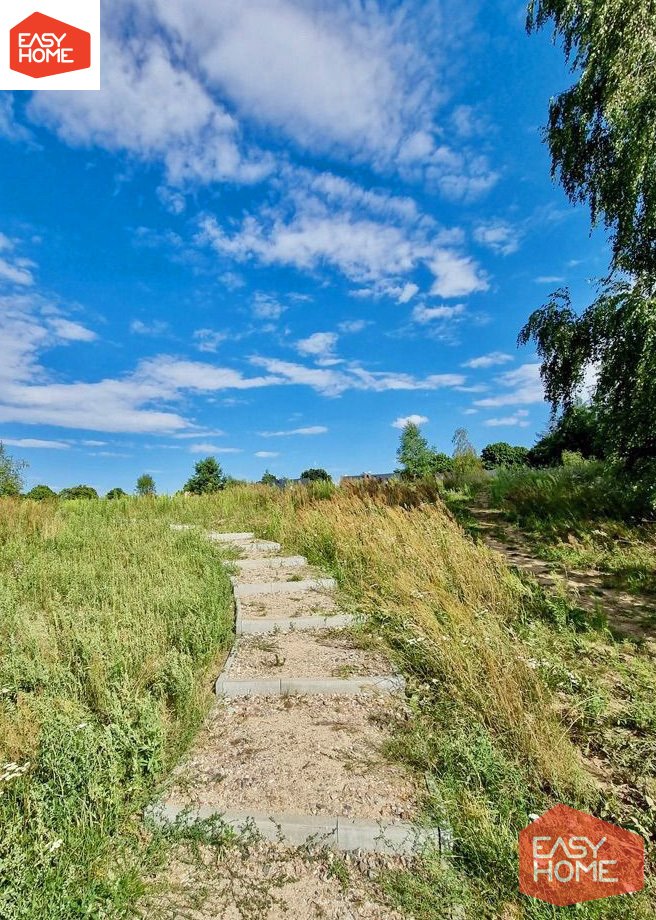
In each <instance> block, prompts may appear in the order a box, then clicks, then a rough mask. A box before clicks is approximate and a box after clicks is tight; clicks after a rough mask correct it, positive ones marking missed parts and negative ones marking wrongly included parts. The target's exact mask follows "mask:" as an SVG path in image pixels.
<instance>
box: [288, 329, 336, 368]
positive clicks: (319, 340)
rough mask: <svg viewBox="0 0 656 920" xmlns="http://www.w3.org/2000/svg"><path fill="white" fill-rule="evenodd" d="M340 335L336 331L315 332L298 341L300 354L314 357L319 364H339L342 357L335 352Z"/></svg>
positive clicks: (297, 348) (327, 365)
mask: <svg viewBox="0 0 656 920" xmlns="http://www.w3.org/2000/svg"><path fill="white" fill-rule="evenodd" d="M337 340H338V335H337V333H335V332H314V333H313V334H312V335H311V336H309V337H308V338H307V339H301V340H300V341H299V342H297V343H296V350H297V351H298V353H299V354H300V355H305V356H307V357H310V358H313V359H314V360H315V361H316V363H317V364H319V365H322V366H324V367H329V366H331V365H334V364H339V363H340V359H339V358H338V357H337V356H336V354H335V346H336V345H337Z"/></svg>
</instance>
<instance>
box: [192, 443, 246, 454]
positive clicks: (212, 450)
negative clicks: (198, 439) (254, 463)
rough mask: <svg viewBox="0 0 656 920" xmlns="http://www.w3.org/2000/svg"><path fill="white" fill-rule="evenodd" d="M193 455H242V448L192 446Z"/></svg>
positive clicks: (212, 445)
mask: <svg viewBox="0 0 656 920" xmlns="http://www.w3.org/2000/svg"><path fill="white" fill-rule="evenodd" d="M189 452H190V453H192V454H242V453H243V450H242V449H241V448H240V447H217V446H216V445H215V444H190V445H189Z"/></svg>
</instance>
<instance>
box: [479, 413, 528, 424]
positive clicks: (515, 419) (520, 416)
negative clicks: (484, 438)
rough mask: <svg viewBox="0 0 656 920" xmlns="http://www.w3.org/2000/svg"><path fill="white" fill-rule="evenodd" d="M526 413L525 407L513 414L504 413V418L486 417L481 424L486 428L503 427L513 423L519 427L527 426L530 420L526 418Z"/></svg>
mask: <svg viewBox="0 0 656 920" xmlns="http://www.w3.org/2000/svg"><path fill="white" fill-rule="evenodd" d="M527 415H528V411H527V410H526V409H518V410H517V412H515V413H514V414H513V415H506V416H505V417H504V418H488V419H486V420H485V421H484V422H483V424H484V425H485V427H486V428H505V427H512V426H515V425H516V426H517V427H519V428H528V426H529V425H530V422H529V421H528V420H527V418H526V416H527Z"/></svg>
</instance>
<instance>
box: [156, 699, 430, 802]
mask: <svg viewBox="0 0 656 920" xmlns="http://www.w3.org/2000/svg"><path fill="white" fill-rule="evenodd" d="M405 715H406V713H405V710H404V709H403V703H402V702H401V701H400V700H399V699H397V698H391V697H390V696H389V694H388V695H386V696H384V697H383V696H382V695H381V696H367V697H338V696H312V697H251V698H246V699H239V700H231V701H229V702H227V701H225V702H219V703H218V704H217V705H216V707H215V708H214V710H213V711H212V713H211V715H210V717H209V719H208V721H207V724H206V726H205V728H204V730H203V731H202V732H201V734H200V735H199V737H198V739H197V742H196V745H195V746H194V749H193V750H192V752H191V755H190V757H189V760H188V761H187V763H186V764H184V765H182V766H181V767H179V768H177V770H176V771H175V773H174V776H175V779H176V780H177V785H176V786H175V787H174V789H173V790H172V791H171V793H170V795H169V796H168V801H169V802H171V803H172V804H177V805H181V804H182V805H210V806H213V807H216V808H219V809H226V810H227V809H239V810H250V811H253V812H269V813H283V814H284V813H286V814H297V815H303V814H308V815H331V816H332V815H340V816H346V817H358V818H397V819H399V820H408V819H410V818H411V816H412V813H413V810H414V806H415V804H416V801H417V790H416V788H415V786H414V784H413V782H412V781H411V779H410V778H409V776H408V775H407V774H406V773H405V771H403V770H402V769H401V768H400V767H399V766H397V765H395V764H391V763H389V762H388V761H386V760H385V758H384V755H383V753H382V747H383V744H384V743H385V741H386V740H387V739H388V738H389V736H390V734H389V733H390V728H391V726H392V723H393V721H394V720H395V719H398V718H404V717H405Z"/></svg>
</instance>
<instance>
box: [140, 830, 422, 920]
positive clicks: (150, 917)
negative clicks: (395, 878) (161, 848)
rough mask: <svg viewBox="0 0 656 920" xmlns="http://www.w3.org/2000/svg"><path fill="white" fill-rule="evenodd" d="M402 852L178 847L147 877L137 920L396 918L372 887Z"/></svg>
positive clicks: (399, 863) (398, 863) (401, 863)
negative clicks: (152, 876)
mask: <svg viewBox="0 0 656 920" xmlns="http://www.w3.org/2000/svg"><path fill="white" fill-rule="evenodd" d="M407 867H408V860H407V859H405V858H403V857H398V856H394V857H381V856H377V855H374V854H364V855H360V856H357V855H355V854H353V855H351V854H344V855H343V856H337V855H336V854H334V853H332V852H326V851H322V850H317V851H313V850H312V849H311V848H307V847H303V848H290V847H285V846H283V845H281V844H272V843H264V842H257V843H254V844H251V845H249V846H241V845H237V844H235V845H232V846H231V845H228V846H223V847H212V846H207V845H205V846H199V847H194V846H190V845H188V844H187V845H185V844H183V845H180V846H178V847H176V849H175V851H174V853H173V856H172V858H171V860H170V862H169V863H168V864H167V867H166V876H165V877H164V875H162V876H161V877H158V878H155V879H152V880H151V882H152V892H151V894H150V896H149V897H148V898H147V900H146V902H145V903H144V905H143V906H142V911H141V916H142V917H143V918H144V920H182V918H185V920H402V915H401V914H399V913H398V912H397V911H396V910H394V909H393V908H392V907H390V906H389V905H388V904H387V903H385V901H384V899H383V895H382V893H381V891H380V889H379V888H378V887H377V886H376V884H375V881H374V879H375V877H376V875H377V874H378V873H379V872H380V871H382V870H385V869H390V868H398V869H404V868H407Z"/></svg>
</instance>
